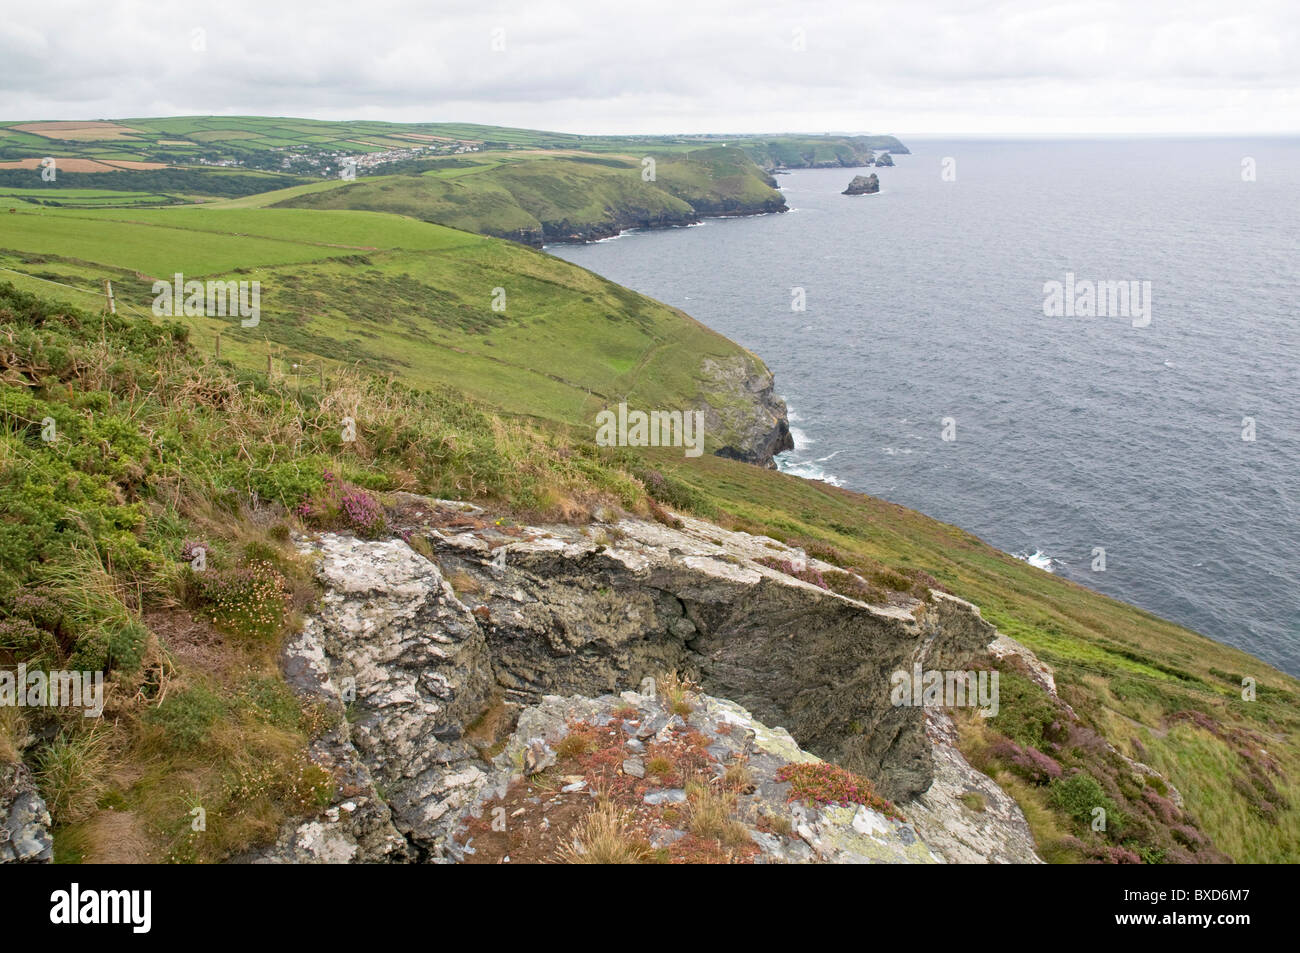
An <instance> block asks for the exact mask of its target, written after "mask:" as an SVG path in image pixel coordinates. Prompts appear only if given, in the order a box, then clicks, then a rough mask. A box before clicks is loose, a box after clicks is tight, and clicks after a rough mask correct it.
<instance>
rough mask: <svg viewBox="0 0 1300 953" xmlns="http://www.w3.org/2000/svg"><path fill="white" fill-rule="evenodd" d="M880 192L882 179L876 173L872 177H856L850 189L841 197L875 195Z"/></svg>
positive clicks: (850, 184)
mask: <svg viewBox="0 0 1300 953" xmlns="http://www.w3.org/2000/svg"><path fill="white" fill-rule="evenodd" d="M879 191H880V179H879V178H878V177H877V176H876V173H874V172H873V173H871V174H870V175H855V176H854V177H853V181H852V182H850V183H849V187H848V188H847V189H845V190H844V191H843V192H842V193H840V194H841V195H875V194H876V193H877V192H879Z"/></svg>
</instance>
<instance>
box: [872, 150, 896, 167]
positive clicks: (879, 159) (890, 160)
mask: <svg viewBox="0 0 1300 953" xmlns="http://www.w3.org/2000/svg"><path fill="white" fill-rule="evenodd" d="M893 164H894V157H893V156H891V155H890V154H889V153H888V152H882V153H880V155H878V156H876V165H881V166H884V165H893Z"/></svg>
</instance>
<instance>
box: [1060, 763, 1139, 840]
mask: <svg viewBox="0 0 1300 953" xmlns="http://www.w3.org/2000/svg"><path fill="white" fill-rule="evenodd" d="M1047 799H1048V802H1049V803H1051V804H1052V806H1054V807H1057V808H1059V809H1060V810H1061V811H1062V812H1063V813H1065V814H1066V815H1068V816H1069V817H1071V818H1072V819H1074V820H1075V821H1076V822H1078V823H1079V824H1080V825H1082V826H1084V827H1091V825H1092V818H1093V813H1092V812H1093V810H1094V809H1095V808H1099V807H1100V808H1102V809H1104V810H1105V812H1106V831H1107V833H1108V834H1112V835H1113V834H1117V833H1118V832H1119V831H1120V829H1121V828H1122V827H1123V818H1122V817H1121V816H1120V812H1119V808H1118V807H1116V805H1115V802H1114V801H1112V800H1111V799H1110V798H1109V797H1107V796H1106V792H1105V790H1104V789H1103V788H1102V786H1101V784H1099V783H1098V781H1097V779H1096V778H1094V777H1093V776H1092V775H1090V774H1088V773H1087V772H1086V771H1077V772H1076V773H1074V774H1072V775H1070V776H1069V777H1066V778H1057V779H1056V780H1055V781H1053V782H1052V783H1051V786H1050V788H1049V790H1048V796H1047Z"/></svg>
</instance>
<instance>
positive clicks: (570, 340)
mask: <svg viewBox="0 0 1300 953" xmlns="http://www.w3.org/2000/svg"><path fill="white" fill-rule="evenodd" d="M0 269H6V270H7V271H6V272H0V275H3V276H4V277H6V278H9V279H10V280H13V281H14V282H15V284H17V285H18V286H19V287H22V288H24V289H28V290H32V291H39V292H40V293H41V294H44V295H52V296H55V297H58V298H61V299H62V300H65V301H67V302H69V303H71V304H76V305H81V306H84V305H86V304H87V303H88V296H89V303H90V304H91V305H92V306H99V304H100V303H102V297H100V295H101V291H100V289H101V288H102V282H103V281H104V280H105V279H108V280H111V281H112V282H113V288H114V293H115V296H116V300H117V303H118V305H119V307H120V308H121V309H122V311H123V313H127V314H132V315H137V316H146V315H149V314H150V312H151V306H152V304H153V297H154V296H153V292H152V286H153V283H154V281H155V280H159V279H161V280H167V281H170V280H171V276H172V275H174V274H175V273H177V272H180V273H182V274H184V275H185V277H186V278H187V279H189V278H194V279H200V280H207V279H221V280H247V281H258V282H259V283H260V287H261V315H260V320H259V323H258V325H257V326H256V327H252V328H246V327H243V326H242V323H241V320H240V318H239V317H237V316H231V317H228V318H218V317H196V318H192V319H190V322H191V340H192V341H193V342H194V343H195V345H196V346H197V347H199V348H200V349H202V350H203V351H204V352H205V353H209V354H214V353H215V351H216V347H217V336H218V334H219V335H220V337H221V345H220V347H221V356H222V357H223V358H226V359H229V360H234V361H238V362H240V363H242V364H244V365H245V366H247V367H250V368H259V369H265V368H266V366H267V360H268V357H269V358H270V360H271V362H272V366H273V368H274V369H276V370H277V371H280V372H284V371H285V370H286V369H291V368H292V366H293V365H295V364H297V365H308V364H310V365H312V366H313V367H314V368H316V369H320V368H321V367H325V368H333V367H337V366H340V365H344V364H346V365H350V366H359V367H362V368H365V369H367V370H369V371H372V372H375V373H380V374H385V375H389V374H391V375H393V376H395V377H398V378H401V379H404V380H406V381H407V382H409V383H412V384H416V385H420V386H426V385H428V384H429V383H432V382H443V383H446V384H450V385H452V386H455V387H458V388H460V389H462V390H464V391H465V392H467V393H469V394H473V395H477V396H479V397H481V398H483V399H485V400H489V401H491V402H492V403H494V404H495V405H496V406H498V407H500V408H502V409H504V410H508V411H510V412H512V413H517V414H521V415H527V416H530V417H536V418H543V419H547V420H552V421H559V422H565V423H570V424H585V423H588V422H590V421H591V420H592V419H594V415H595V413H596V412H597V411H598V410H599V409H601V408H602V407H605V406H608V405H611V404H615V403H617V402H618V401H619V400H630V401H634V402H640V403H642V404H644V405H646V406H649V407H663V408H671V407H678V408H685V407H688V406H698V405H699V403H701V402H703V403H708V404H710V405H712V406H719V407H722V406H725V405H727V404H730V403H733V402H735V401H738V400H743V399H745V396H746V395H743V394H740V393H738V392H733V391H732V388H733V387H734V386H735V385H734V383H729V382H726V381H722V380H720V378H719V375H718V374H716V373H713V372H710V371H708V370H707V369H706V367H705V365H706V362H708V361H710V360H712V361H716V362H719V363H728V362H735V361H740V362H742V363H743V364H744V365H745V366H747V367H751V368H752V369H753V372H754V373H761V364H760V362H759V361H758V360H757V359H756V358H754V357H753V356H752V355H750V354H749V353H748V352H746V351H744V350H743V349H742V348H739V347H737V346H736V345H734V344H732V343H731V342H730V341H728V340H726V339H725V338H723V337H722V336H721V335H719V334H716V333H714V332H712V331H710V330H708V329H707V328H705V327H704V326H702V325H700V324H699V323H697V322H696V321H694V320H692V319H690V318H689V317H687V316H686V315H684V314H683V313H681V312H680V311H677V310H676V309H673V308H669V307H667V306H665V305H662V304H659V303H658V302H655V301H652V300H650V299H648V298H645V297H643V296H641V295H638V294H636V293H634V292H631V291H628V290H627V289H625V288H622V287H620V286H618V285H615V284H613V283H612V282H609V281H606V280H604V279H603V278H599V277H597V276H596V275H593V274H591V273H590V272H588V271H586V270H584V269H581V268H578V267H575V266H573V265H570V264H569V263H568V262H565V261H562V260H560V259H557V258H554V257H552V256H549V255H545V254H542V253H540V252H537V251H534V250H531V249H528V248H524V247H521V246H519V245H516V244H514V243H510V242H501V241H497V240H493V239H489V238H484V237H481V236H477V235H473V234H470V233H467V232H462V231H455V230H452V229H448V228H443V227H441V226H437V225H430V224H425V223H423V222H418V221H415V220H413V219H410V218H402V217H397V216H391V215H382V214H377V213H370V212H352V211H337V212H334V211H311V210H298V209H241V208H208V207H201V208H177V209H152V210H130V211H126V210H93V211H91V210H75V211H74V210H39V211H37V210H26V209H24V210H20V211H18V212H15V213H14V214H11V215H5V216H4V217H3V218H0ZM69 286H70V287H69ZM77 289H80V290H77ZM497 289H501V290H500V291H498V290H497ZM494 302H495V303H497V304H498V305H499V306H501V307H502V310H494ZM736 440H737V437H736V435H734V434H731V433H727V432H725V431H724V432H716V433H710V434H709V435H708V441H709V444H708V445H709V448H710V449H716V448H717V447H718V446H722V445H728V444H733V443H735V441H736Z"/></svg>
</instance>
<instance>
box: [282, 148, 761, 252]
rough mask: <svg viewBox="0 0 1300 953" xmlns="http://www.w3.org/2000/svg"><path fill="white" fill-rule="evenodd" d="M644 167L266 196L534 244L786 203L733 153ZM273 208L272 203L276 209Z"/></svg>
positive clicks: (367, 183) (493, 160) (475, 166)
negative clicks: (645, 172) (649, 174)
mask: <svg viewBox="0 0 1300 953" xmlns="http://www.w3.org/2000/svg"><path fill="white" fill-rule="evenodd" d="M654 159H655V162H656V166H655V180H654V181H646V180H645V179H644V178H643V176H642V163H641V160H640V159H637V158H634V157H631V156H608V157H596V156H592V155H583V154H563V155H540V154H535V153H528V154H520V155H515V154H511V153H487V154H484V155H482V156H476V157H475V158H474V159H473V160H470V162H472V164H467V165H465V166H453V167H448V168H446V169H442V170H434V171H430V172H426V173H425V174H423V175H389V176H374V177H365V178H363V179H361V180H359V181H356V182H353V183H350V184H339V185H337V186H336V187H334V188H328V189H327V188H315V187H311V188H304V189H294V190H291V191H290V193H289V194H276V193H272V194H270V195H267V196H265V197H264V199H265V200H266V201H265V202H264V204H274V205H275V206H276V207H287V208H317V209H365V210H369V211H380V212H394V213H397V214H401V215H410V216H412V217H414V218H419V219H421V220H423V221H428V222H437V223H438V224H441V225H449V226H451V227H453V228H462V229H465V230H467V231H474V232H479V233H481V234H487V235H495V236H498V237H502V238H514V239H519V240H525V241H529V242H531V243H533V244H537V243H539V242H541V241H563V240H565V239H567V238H569V237H570V236H573V235H581V236H583V237H592V236H596V237H598V236H600V235H602V234H612V233H613V232H616V231H618V230H619V229H621V228H624V227H628V226H631V225H637V224H641V223H662V224H673V223H678V224H680V223H685V222H688V221H692V220H694V219H696V218H697V217H698V216H700V215H718V214H734V213H745V212H760V211H775V210H777V209H780V208H783V207H784V204H785V203H784V200H783V199H782V198H781V196H780V193H779V192H777V191H776V190H775V189H774V188H772V186H771V185H770V184H769V183H768V181H767V179H766V177H765V176H764V175H763V173H762V172H761V171H760V170H759V169H758V167H757V166H756V165H754V163H753V162H752V161H751V160H750V159H749V158H748V157H747V156H746V155H745V154H744V153H742V152H739V151H738V150H735V149H731V150H728V149H724V148H715V149H706V150H698V151H695V152H690V153H684V154H664V155H656V156H654ZM272 200H273V201H272Z"/></svg>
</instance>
